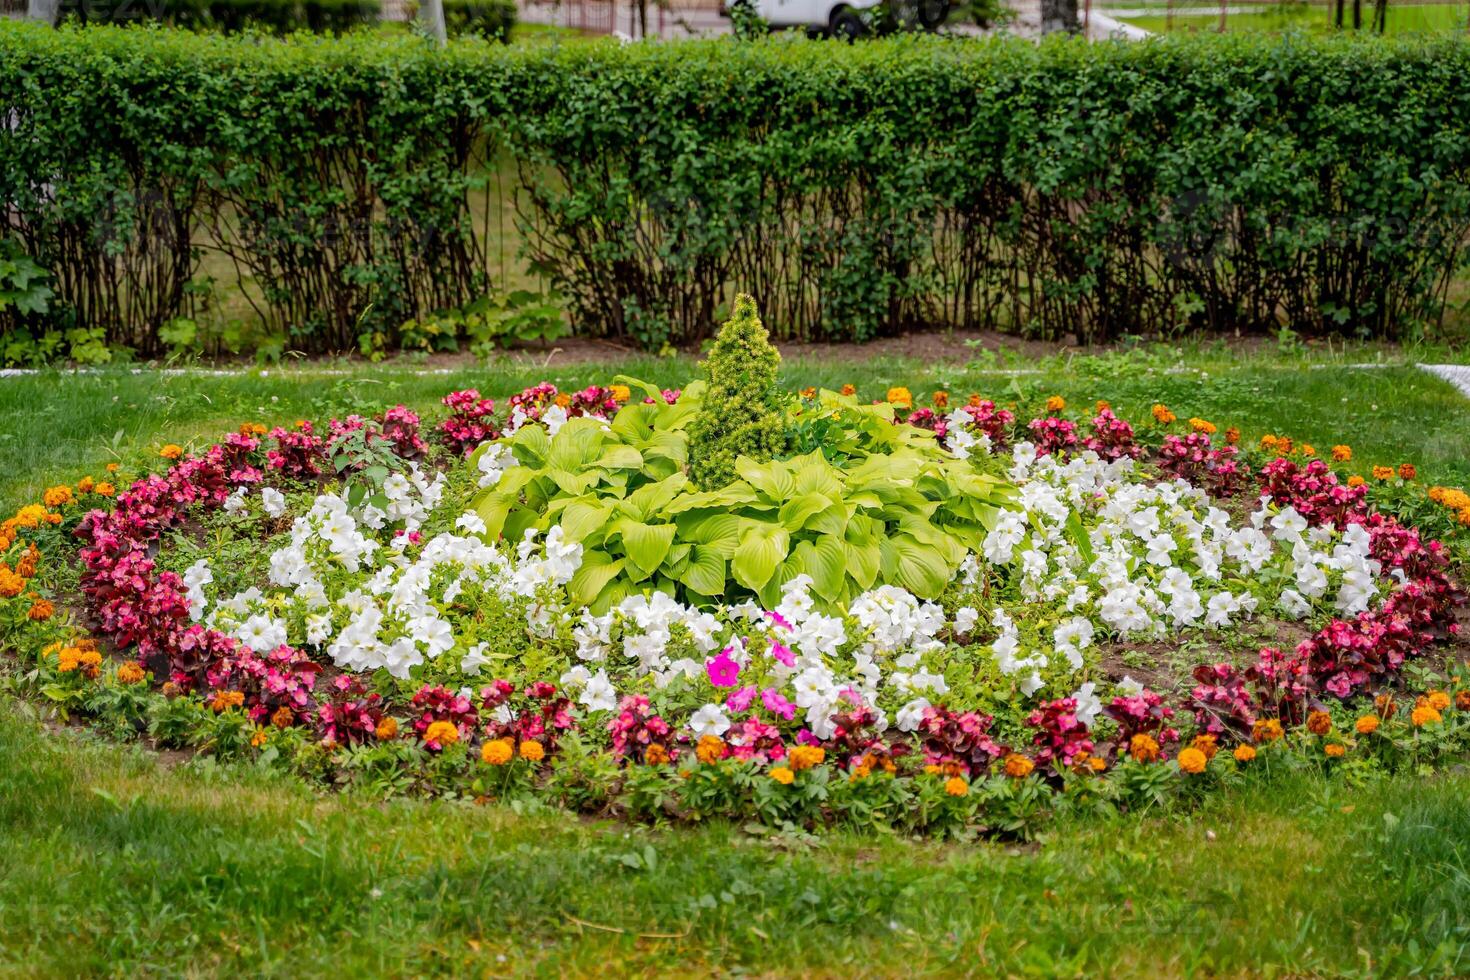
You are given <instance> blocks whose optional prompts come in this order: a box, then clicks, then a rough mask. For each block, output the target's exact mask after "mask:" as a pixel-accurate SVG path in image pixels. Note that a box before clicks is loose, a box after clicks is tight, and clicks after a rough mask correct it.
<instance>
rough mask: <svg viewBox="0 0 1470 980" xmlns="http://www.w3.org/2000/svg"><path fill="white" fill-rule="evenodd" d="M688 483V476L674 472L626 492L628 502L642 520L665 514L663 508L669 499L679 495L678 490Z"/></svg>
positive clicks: (666, 505)
mask: <svg viewBox="0 0 1470 980" xmlns="http://www.w3.org/2000/svg"><path fill="white" fill-rule="evenodd" d="M688 485H689V478H688V477H687V476H685V475H684V474H683V473H675V474H674V475H673V476H670V477H668V478H666V479H663V480H659V481H658V482H656V483H645V484H644V485H643V486H641V487H639V488H638V489H637V490H634V491H633V492H632V493H630V494H628V503H630V504H632V505H633V507H634V508H635V509H636V510H637V513H638V515H639V517H640V518H641V519H642V520H645V521H646V520H649V519H650V518H654V517H664V516H667V513H666V510H665V508H667V507H668V504H669V501H671V500H673V499H674V498H675V497H677V496H678V495H679V492H680V491H681V490H683V489H684V488H685V487H686V486H688Z"/></svg>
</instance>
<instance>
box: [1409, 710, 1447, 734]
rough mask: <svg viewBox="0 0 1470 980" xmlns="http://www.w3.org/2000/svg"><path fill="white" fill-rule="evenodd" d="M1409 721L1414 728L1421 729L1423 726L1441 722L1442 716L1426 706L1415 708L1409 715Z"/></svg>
mask: <svg viewBox="0 0 1470 980" xmlns="http://www.w3.org/2000/svg"><path fill="white" fill-rule="evenodd" d="M1409 720H1410V721H1411V722H1413V723H1414V727H1415V728H1423V727H1424V726H1425V725H1433V724H1435V723H1437V722H1440V721H1443V720H1444V716H1443V715H1441V714H1440V713H1439V712H1438V711H1435V710H1434V709H1433V708H1431V707H1430V706H1429V705H1427V704H1426V705H1422V706H1420V707H1418V708H1415V709H1414V712H1413V713H1412V714H1411V715H1409Z"/></svg>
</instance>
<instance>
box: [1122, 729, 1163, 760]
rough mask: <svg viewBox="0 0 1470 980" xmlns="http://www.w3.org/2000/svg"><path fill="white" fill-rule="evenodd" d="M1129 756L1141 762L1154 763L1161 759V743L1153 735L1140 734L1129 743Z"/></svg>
mask: <svg viewBox="0 0 1470 980" xmlns="http://www.w3.org/2000/svg"><path fill="white" fill-rule="evenodd" d="M1128 754H1129V755H1131V756H1133V758H1135V759H1137V760H1138V761H1139V762H1153V761H1154V760H1155V759H1157V758H1158V757H1159V743H1158V742H1156V741H1154V737H1153V736H1152V735H1145V734H1143V733H1142V732H1140V733H1139V734H1137V735H1135V736H1133V738H1132V740H1131V741H1129V743H1128Z"/></svg>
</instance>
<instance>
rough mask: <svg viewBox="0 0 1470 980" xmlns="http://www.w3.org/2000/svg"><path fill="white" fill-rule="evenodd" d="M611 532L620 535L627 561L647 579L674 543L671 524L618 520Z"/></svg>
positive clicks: (660, 563) (673, 528)
mask: <svg viewBox="0 0 1470 980" xmlns="http://www.w3.org/2000/svg"><path fill="white" fill-rule="evenodd" d="M611 530H612V531H614V532H617V533H618V534H621V535H622V538H623V553H624V554H626V555H627V556H628V561H629V562H630V563H631V564H632V565H633V566H634V567H636V568H637V569H638V571H640V572H642V573H643V575H642V577H643V578H647V577H648V576H650V575H652V574H653V573H654V572H656V571H657V570H658V567H659V566H660V565H662V564H663V563H664V558H665V557H666V556H667V555H668V553H669V546H670V545H672V544H673V543H674V531H675V530H676V528H675V527H674V525H672V524H644V523H642V522H640V521H634V520H628V519H624V520H620V521H617V522H616V523H614V524H613V526H612V528H611Z"/></svg>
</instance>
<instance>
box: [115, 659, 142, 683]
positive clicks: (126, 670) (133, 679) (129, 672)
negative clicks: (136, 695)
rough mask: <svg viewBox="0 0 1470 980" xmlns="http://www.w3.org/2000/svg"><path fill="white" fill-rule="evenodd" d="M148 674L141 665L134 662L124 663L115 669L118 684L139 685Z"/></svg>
mask: <svg viewBox="0 0 1470 980" xmlns="http://www.w3.org/2000/svg"><path fill="white" fill-rule="evenodd" d="M147 676H148V673H147V671H145V670H144V669H143V665H142V664H140V663H138V661H136V660H127V661H124V662H123V663H122V664H121V665H120V666H119V667H118V668H117V680H118V683H120V684H141V683H143V681H144V680H145V679H146V678H147Z"/></svg>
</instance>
